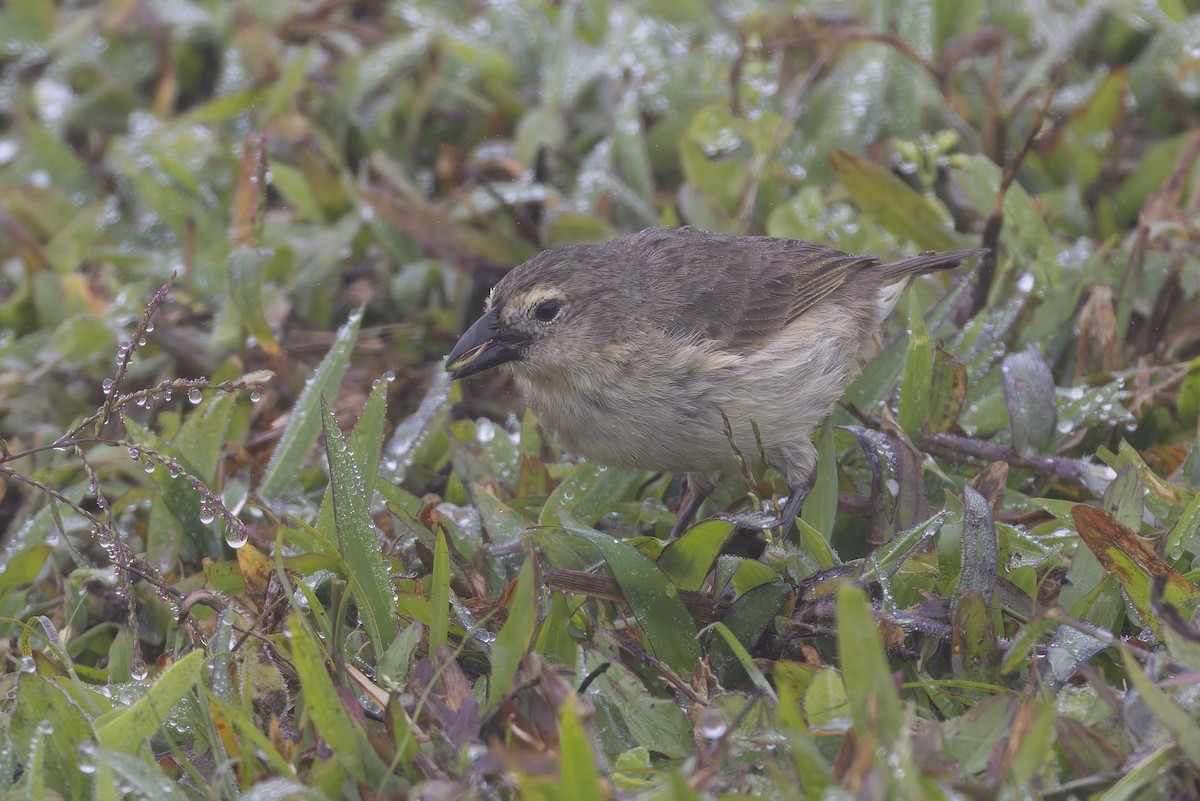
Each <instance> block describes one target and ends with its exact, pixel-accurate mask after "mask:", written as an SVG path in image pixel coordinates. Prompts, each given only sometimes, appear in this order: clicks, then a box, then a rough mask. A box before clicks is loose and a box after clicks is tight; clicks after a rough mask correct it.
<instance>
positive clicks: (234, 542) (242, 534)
mask: <svg viewBox="0 0 1200 801" xmlns="http://www.w3.org/2000/svg"><path fill="white" fill-rule="evenodd" d="M248 539H250V533H249V532H248V531H247V530H246V527H245V526H244V525H242V523H241V522H240V521H239V522H237V523H235V524H234V525H231V526H226V527H225V544H226V545H228V546H229V547H230V548H234V549H237V548H241V547H242V546H243V545H245V544H246V540H248Z"/></svg>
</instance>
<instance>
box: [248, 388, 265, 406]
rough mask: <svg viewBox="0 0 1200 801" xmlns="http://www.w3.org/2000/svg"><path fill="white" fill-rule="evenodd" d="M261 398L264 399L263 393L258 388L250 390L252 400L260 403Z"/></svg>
mask: <svg viewBox="0 0 1200 801" xmlns="http://www.w3.org/2000/svg"><path fill="white" fill-rule="evenodd" d="M260 400H262V393H261V392H259V391H258V390H257V389H253V390H251V391H250V402H251V403H258V402H259V401H260Z"/></svg>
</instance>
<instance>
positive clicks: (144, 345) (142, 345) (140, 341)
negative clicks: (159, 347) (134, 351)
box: [138, 337, 146, 348]
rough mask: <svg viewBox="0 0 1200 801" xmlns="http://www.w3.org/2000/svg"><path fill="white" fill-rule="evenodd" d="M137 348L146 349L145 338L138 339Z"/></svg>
mask: <svg viewBox="0 0 1200 801" xmlns="http://www.w3.org/2000/svg"><path fill="white" fill-rule="evenodd" d="M138 347H139V348H144V347H146V338H145V337H138Z"/></svg>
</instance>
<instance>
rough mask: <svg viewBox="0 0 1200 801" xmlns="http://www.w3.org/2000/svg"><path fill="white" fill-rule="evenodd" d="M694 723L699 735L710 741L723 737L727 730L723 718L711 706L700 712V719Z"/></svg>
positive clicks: (727, 727)
mask: <svg viewBox="0 0 1200 801" xmlns="http://www.w3.org/2000/svg"><path fill="white" fill-rule="evenodd" d="M696 723H697V728H699V729H700V733H701V734H703V735H704V736H705V737H707V738H709V739H710V740H715V739H717V738H718V737H723V736H725V732H726V731H728V729H729V726H728V724H727V723H726V722H725V716H724V715H722V714H721V713H720V711H718V710H716V709H713V708H712V707H711V706H710V707H706V708H705V709H703V710H701V711H700V719H699V720H698V721H696Z"/></svg>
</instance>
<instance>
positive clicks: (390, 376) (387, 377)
mask: <svg viewBox="0 0 1200 801" xmlns="http://www.w3.org/2000/svg"><path fill="white" fill-rule="evenodd" d="M383 380H384V381H387V382H388V383H389V384H390V383H392V382H393V381H395V380H396V371H395V370H388V371H387V372H386V373H384V374H383Z"/></svg>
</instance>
